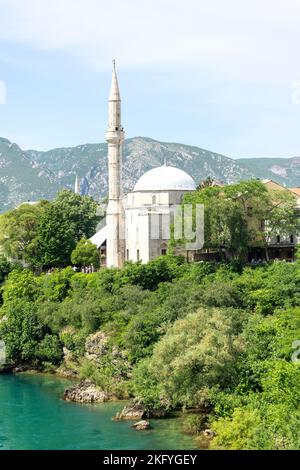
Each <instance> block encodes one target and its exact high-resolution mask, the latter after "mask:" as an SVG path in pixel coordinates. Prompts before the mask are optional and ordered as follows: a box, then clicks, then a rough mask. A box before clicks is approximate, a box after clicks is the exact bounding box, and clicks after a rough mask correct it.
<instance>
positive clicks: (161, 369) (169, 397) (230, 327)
mask: <svg viewBox="0 0 300 470" xmlns="http://www.w3.org/2000/svg"><path fill="white" fill-rule="evenodd" d="M242 323H243V315H242V313H241V312H239V311H236V310H233V309H231V310H226V309H223V310H221V309H199V310H198V311H197V312H196V313H193V314H189V315H187V316H186V317H185V318H184V319H182V320H177V321H176V322H175V323H174V324H173V326H171V328H170V329H169V330H168V331H167V333H166V335H165V336H164V337H163V338H162V339H161V340H160V341H159V342H158V343H157V344H156V345H155V347H154V351H153V355H152V357H151V360H150V362H149V366H148V374H149V375H150V376H151V377H153V379H154V380H155V381H156V382H157V385H158V387H159V390H160V397H161V399H162V400H163V402H166V403H169V404H170V405H171V404H172V405H173V406H174V405H175V406H178V405H181V406H199V405H200V404H201V403H202V402H203V400H205V398H206V393H207V389H208V388H209V387H212V386H214V385H216V384H218V385H219V386H222V387H226V386H228V385H229V384H230V383H231V381H232V380H233V379H234V376H235V362H236V359H237V357H238V355H239V353H240V352H241V350H242V344H241V342H240V341H239V339H238V332H239V331H240V330H241V327H242ZM170 371H172V373H171V374H170ZM135 387H136V391H137V393H138V394H140V395H141V396H142V397H143V392H144V389H143V387H141V386H140V384H139V382H138V381H135Z"/></svg>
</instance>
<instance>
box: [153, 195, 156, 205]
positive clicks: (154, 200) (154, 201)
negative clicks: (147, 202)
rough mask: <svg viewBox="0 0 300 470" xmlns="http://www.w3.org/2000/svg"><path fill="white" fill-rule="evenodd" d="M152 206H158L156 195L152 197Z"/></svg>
mask: <svg viewBox="0 0 300 470" xmlns="http://www.w3.org/2000/svg"><path fill="white" fill-rule="evenodd" d="M152 204H153V205H154V204H156V196H155V195H154V196H152Z"/></svg>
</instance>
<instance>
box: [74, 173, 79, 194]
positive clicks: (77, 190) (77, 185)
mask: <svg viewBox="0 0 300 470" xmlns="http://www.w3.org/2000/svg"><path fill="white" fill-rule="evenodd" d="M74 193H75V194H80V184H79V180H78V176H77V175H76V180H75V187H74Z"/></svg>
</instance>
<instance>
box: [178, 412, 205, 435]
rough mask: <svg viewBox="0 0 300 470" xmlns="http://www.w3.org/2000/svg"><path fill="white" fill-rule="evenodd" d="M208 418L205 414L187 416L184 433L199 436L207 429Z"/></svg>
mask: <svg viewBox="0 0 300 470" xmlns="http://www.w3.org/2000/svg"><path fill="white" fill-rule="evenodd" d="M206 421H207V417H206V416H205V415H203V414H190V415H187V416H186V417H185V419H184V422H183V431H184V432H185V433H186V434H193V435H197V434H199V433H200V432H201V431H202V430H203V429H204V427H205V424H206Z"/></svg>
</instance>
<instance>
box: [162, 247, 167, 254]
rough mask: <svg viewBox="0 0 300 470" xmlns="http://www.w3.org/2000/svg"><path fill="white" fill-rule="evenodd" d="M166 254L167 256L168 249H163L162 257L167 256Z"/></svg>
mask: <svg viewBox="0 0 300 470" xmlns="http://www.w3.org/2000/svg"><path fill="white" fill-rule="evenodd" d="M166 254H167V250H166V248H162V249H161V255H162V256H166Z"/></svg>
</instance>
